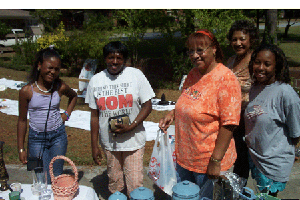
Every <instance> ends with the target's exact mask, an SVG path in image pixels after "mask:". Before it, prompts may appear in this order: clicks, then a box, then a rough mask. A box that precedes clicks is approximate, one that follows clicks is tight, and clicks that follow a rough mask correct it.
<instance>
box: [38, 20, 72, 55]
mask: <svg viewBox="0 0 300 200" xmlns="http://www.w3.org/2000/svg"><path fill="white" fill-rule="evenodd" d="M67 41H69V37H67V36H66V35H65V28H64V24H63V22H61V23H60V24H59V26H58V27H57V28H56V29H55V30H54V32H53V33H46V34H43V36H42V37H40V38H38V39H37V43H38V50H40V49H44V48H47V47H49V46H50V45H54V46H55V47H56V48H58V49H61V48H62V46H63V45H64V44H65V42H67ZM61 56H63V55H61Z"/></svg>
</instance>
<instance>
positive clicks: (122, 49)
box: [103, 41, 128, 61]
mask: <svg viewBox="0 0 300 200" xmlns="http://www.w3.org/2000/svg"><path fill="white" fill-rule="evenodd" d="M110 53H120V54H122V55H123V58H124V60H125V61H126V60H127V58H128V49H127V47H126V46H125V45H124V44H123V43H122V42H120V41H114V42H110V43H108V44H106V45H105V46H104V48H103V56H104V58H106V57H107V56H108V55H109V54H110Z"/></svg>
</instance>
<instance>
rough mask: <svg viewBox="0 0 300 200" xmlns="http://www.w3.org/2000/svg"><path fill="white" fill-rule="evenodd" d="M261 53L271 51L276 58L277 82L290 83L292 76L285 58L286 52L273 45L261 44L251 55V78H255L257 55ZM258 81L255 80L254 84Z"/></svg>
mask: <svg viewBox="0 0 300 200" xmlns="http://www.w3.org/2000/svg"><path fill="white" fill-rule="evenodd" d="M261 51H270V52H272V53H273V54H274V56H275V62H276V64H275V80H276V81H279V82H281V83H290V81H291V79H290V74H289V67H288V62H287V59H286V57H285V54H284V52H283V51H282V50H281V49H280V48H279V47H278V46H276V45H273V44H265V43H263V44H261V45H260V46H259V47H258V48H257V49H255V50H254V52H253V53H252V55H251V60H250V62H249V73H250V76H251V77H252V76H253V64H254V61H255V59H256V57H257V54H258V53H259V52H261ZM255 81H256V80H255V79H254V82H255Z"/></svg>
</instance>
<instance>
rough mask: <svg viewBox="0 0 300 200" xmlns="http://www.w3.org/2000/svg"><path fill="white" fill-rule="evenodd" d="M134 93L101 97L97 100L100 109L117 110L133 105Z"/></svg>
mask: <svg viewBox="0 0 300 200" xmlns="http://www.w3.org/2000/svg"><path fill="white" fill-rule="evenodd" d="M132 102H133V98H132V94H126V96H124V95H118V96H117V97H116V96H110V97H101V98H99V99H98V100H97V105H98V108H99V109H100V110H106V109H109V110H115V109H122V108H124V107H132Z"/></svg>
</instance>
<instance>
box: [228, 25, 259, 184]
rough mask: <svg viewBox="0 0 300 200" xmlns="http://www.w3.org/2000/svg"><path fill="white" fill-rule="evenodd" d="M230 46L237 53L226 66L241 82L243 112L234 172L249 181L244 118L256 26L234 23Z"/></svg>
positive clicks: (238, 133)
mask: <svg viewBox="0 0 300 200" xmlns="http://www.w3.org/2000/svg"><path fill="white" fill-rule="evenodd" d="M227 38H228V40H229V41H230V45H231V47H232V49H233V50H234V52H235V55H233V56H231V57H230V58H229V59H228V61H227V64H226V66H227V67H228V68H229V69H231V70H232V71H233V73H234V74H235V75H236V77H237V78H238V80H239V83H240V85H241V90H242V111H241V119H240V124H239V126H238V127H237V128H236V129H235V130H234V132H233V138H234V141H235V147H236V152H237V159H236V161H235V164H234V168H233V172H234V173H235V174H237V175H239V176H240V177H243V178H245V179H248V177H249V164H248V148H247V145H246V143H245V141H244V139H243V138H244V136H245V123H244V118H243V113H244V110H245V108H246V106H247V104H248V103H249V90H250V87H251V79H250V74H249V68H248V66H249V62H250V59H251V54H252V52H253V49H254V48H255V47H256V46H257V43H258V33H257V29H256V27H255V26H254V24H253V23H252V22H250V21H248V20H238V21H236V22H234V23H233V24H232V26H231V28H230V30H229V32H228V35H227Z"/></svg>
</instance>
